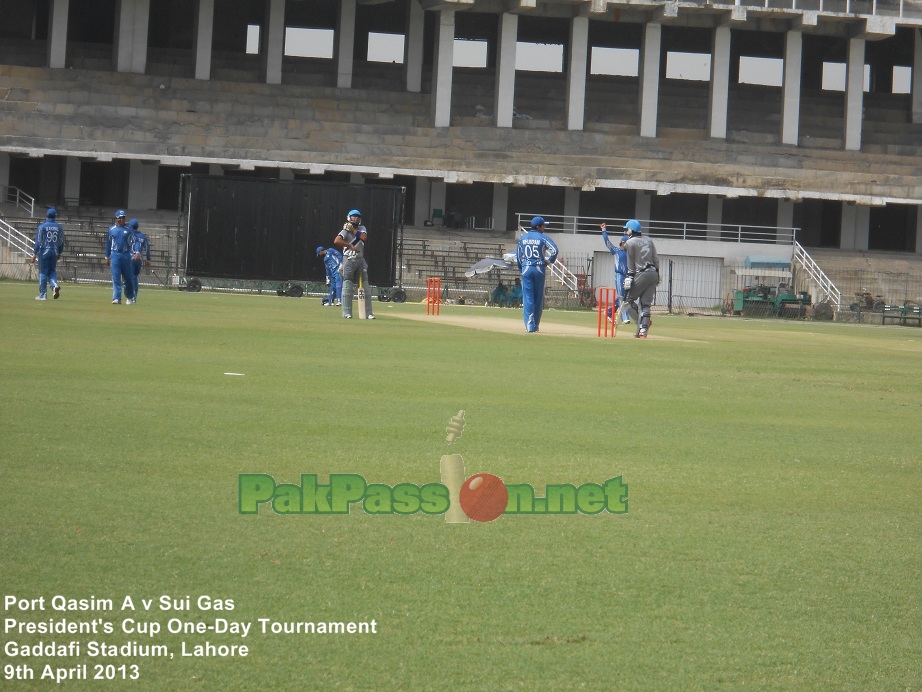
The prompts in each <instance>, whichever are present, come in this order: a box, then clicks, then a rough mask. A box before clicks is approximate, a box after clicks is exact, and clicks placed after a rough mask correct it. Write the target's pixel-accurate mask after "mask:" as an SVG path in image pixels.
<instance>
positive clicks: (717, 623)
mask: <svg viewBox="0 0 922 692" xmlns="http://www.w3.org/2000/svg"><path fill="white" fill-rule="evenodd" d="M35 293H36V291H35V287H34V285H32V284H24V283H16V282H0V356H2V361H0V363H2V365H0V373H2V376H0V450H2V452H0V454H2V466H0V469H2V470H0V482H2V488H3V502H2V504H0V520H2V525H3V531H2V533H0V555H2V570H0V573H2V577H0V584H2V591H3V594H2V595H3V596H4V603H5V604H6V598H5V597H7V596H15V597H17V598H25V599H38V598H40V597H43V598H44V599H45V601H44V604H45V607H46V610H44V611H31V612H20V611H19V610H18V609H17V608H16V607H13V608H6V609H5V610H4V612H3V618H4V623H5V625H4V632H3V634H2V643H3V646H4V647H8V646H10V645H11V642H13V643H15V644H16V645H17V646H21V645H24V644H29V645H34V644H36V643H38V642H40V641H41V642H45V643H46V644H47V643H48V642H51V641H55V642H57V643H67V642H69V641H79V642H81V644H82V646H83V647H84V648H83V652H82V655H81V657H80V658H79V659H76V658H69V657H59V658H56V659H53V658H41V657H37V658H25V657H21V656H19V657H11V656H10V655H9V654H8V651H7V655H5V656H4V657H3V664H4V666H8V665H19V666H25V665H28V666H30V667H31V668H32V669H34V671H35V676H36V679H35V680H34V681H33V682H32V683H31V685H25V686H31V687H34V688H42V687H50V686H51V683H49V682H47V681H46V682H45V683H43V684H42V683H40V681H39V680H38V678H39V676H40V675H41V673H42V671H43V670H44V666H45V665H48V664H50V665H51V666H52V667H53V668H58V667H68V666H71V667H73V666H77V665H79V664H83V663H87V664H89V670H88V672H89V675H90V676H91V677H92V675H93V672H94V669H93V666H94V665H96V664H112V665H114V666H121V665H128V666H130V665H137V666H138V672H139V675H140V678H139V679H138V680H136V681H134V682H131V683H129V682H127V681H126V682H124V683H115V684H114V685H113V683H93V682H92V681H90V682H89V683H80V684H77V685H73V686H74V687H78V688H79V687H82V688H90V689H91V688H94V687H97V686H98V687H106V688H109V689H111V688H112V687H113V686H115V687H121V686H126V687H127V686H129V684H130V686H131V688H132V689H157V690H161V689H215V690H230V689H233V690H237V689H252V690H256V689H329V688H336V689H360V690H364V689H390V688H392V689H405V690H413V689H440V690H441V689H450V690H493V689H615V688H617V689H637V690H650V689H712V688H739V687H747V688H763V689H764V688H771V689H776V688H782V689H822V690H828V689H846V688H851V689H862V690H865V689H880V690H897V689H899V690H902V689H922V663H920V662H922V597H920V594H922V581H920V567H922V546H920V541H922V425H920V421H922V330H920V329H917V328H902V327H895V326H888V327H886V328H881V327H870V326H864V325H841V324H832V323H812V322H795V321H768V320H765V321H759V320H743V319H718V318H697V317H696V318H689V317H670V316H658V317H656V318H655V323H654V326H653V329H652V330H651V338H650V339H648V340H646V341H639V340H635V339H631V338H630V337H629V336H628V335H627V334H624V333H622V334H619V337H618V338H617V339H615V340H611V339H607V340H606V339H597V338H584V337H579V336H555V335H554V334H553V333H551V332H553V329H554V328H555V327H558V328H561V329H564V330H567V329H579V328H582V329H583V330H584V331H587V332H590V331H591V332H594V330H595V320H596V316H595V313H588V312H555V311H550V312H548V313H546V314H545V318H544V320H545V321H544V324H543V325H542V327H546V329H547V332H546V333H545V332H542V333H540V334H537V335H525V334H524V328H522V330H521V331H519V330H513V331H512V332H509V333H506V332H503V331H501V330H499V331H498V330H492V329H480V328H476V329H475V328H468V327H461V326H453V325H451V324H449V323H448V322H449V321H450V320H451V319H452V318H453V317H457V316H464V317H470V318H472V319H477V318H482V317H488V318H496V319H501V318H502V319H508V320H511V321H513V323H515V324H518V325H519V327H521V312H520V311H513V310H505V311H503V310H499V309H487V308H482V307H479V306H477V307H473V306H464V307H460V306H444V307H443V308H442V315H441V316H440V317H433V318H430V319H428V320H420V319H417V320H411V319H401V316H420V315H423V314H424V313H425V308H424V306H422V305H419V304H404V305H392V304H383V303H376V305H375V308H376V312H377V314H378V319H377V320H375V321H374V322H367V321H359V320H351V321H346V320H343V319H342V318H341V316H340V313H339V310H338V309H335V308H334V309H331V308H322V307H321V306H320V304H319V300H317V299H316V298H311V299H307V298H304V299H291V298H278V297H275V296H255V295H232V294H217V293H210V292H203V293H199V294H187V293H181V292H178V291H166V290H159V291H158V290H142V292H141V295H140V301H139V303H138V304H136V305H132V306H126V305H121V306H115V305H111V304H110V302H109V301H110V289H109V288H106V287H103V286H83V285H81V286H75V285H72V284H64V286H63V291H62V297H61V300H58V301H52V300H48V301H47V302H45V303H39V302H36V301H34V300H33V297H34V295H35ZM624 331H626V330H622V332H624ZM228 372H231V373H241V374H242V375H238V376H234V375H227V374H225V373H228ZM460 409H463V410H465V412H466V414H465V417H466V427H465V428H464V432H463V435H462V437H461V438H460V439H459V440H458V441H457V442H456V443H455V444H454V445H452V446H449V445H448V444H446V442H445V428H446V426H447V424H448V421H449V419H450V418H451V417H452V416H453V415H455V414H456V413H457V412H458V410H460ZM449 453H458V454H461V455H463V457H464V460H465V465H466V472H467V474H468V475H471V474H474V473H479V472H489V473H493V474H496V475H498V476H500V477H501V478H502V479H503V480H504V481H505V482H506V483H528V484H531V485H532V486H534V488H535V489H536V493H537V494H539V495H543V491H544V486H545V484H561V483H572V484H574V485H576V486H579V485H581V484H584V483H603V482H604V481H606V480H607V479H609V478H612V477H616V476H622V477H623V480H624V482H625V483H626V484H627V485H628V486H629V511H628V512H627V513H626V514H620V515H619V514H610V513H608V512H602V513H601V514H598V515H583V514H577V515H574V516H548V515H543V516H542V515H535V516H512V515H504V516H501V517H500V518H499V519H498V520H496V521H494V522H491V523H474V522H471V523H469V524H464V525H448V524H446V522H445V520H444V517H442V516H438V515H436V516H430V515H425V514H422V513H417V514H412V515H408V516H401V515H387V516H371V515H368V514H366V513H365V512H364V511H362V509H361V506H360V505H354V506H353V509H352V512H351V514H349V515H348V516H343V515H339V516H314V515H293V516H281V515H277V514H275V513H274V512H273V511H271V509H270V508H269V507H268V506H263V507H262V509H261V510H260V512H259V514H258V515H255V516H254V515H241V514H239V513H238V511H237V509H238V505H237V503H238V474H240V473H251V472H252V473H257V472H261V473H267V474H270V475H271V476H273V477H274V478H275V480H276V481H277V482H279V483H298V482H299V480H300V474H302V473H306V474H310V473H316V474H319V475H320V477H321V482H322V481H323V480H325V478H326V476H327V474H329V473H354V474H359V475H361V476H363V477H364V478H365V479H366V480H367V481H368V482H369V483H384V484H387V485H391V486H393V485H396V484H398V483H414V484H417V485H423V484H426V483H437V482H439V459H440V457H441V456H442V455H443V454H449ZM56 595H57V596H64V597H65V598H67V599H81V598H82V599H89V598H90V597H94V598H96V599H111V600H112V601H113V603H114V605H115V610H112V611H102V612H100V611H96V612H92V611H89V612H87V611H77V612H68V611H65V612H58V611H54V610H52V609H51V607H50V606H51V599H52V597H54V596H56ZM202 595H207V596H209V597H210V598H212V599H222V600H226V599H231V600H233V602H234V610H233V611H230V612H228V611H221V612H215V611H213V610H212V611H201V610H199V609H198V608H197V607H196V601H197V599H198V597H199V596H202ZM125 596H131V597H132V598H133V600H134V604H135V607H136V608H137V610H136V611H130V610H127V611H126V610H120V608H121V606H122V604H123V599H124V598H125ZM161 596H168V597H169V598H175V599H178V600H179V601H180V603H182V602H183V600H184V599H185V598H186V597H187V596H188V597H190V603H191V609H190V610H181V611H162V610H159V608H158V604H159V601H157V602H155V604H154V605H153V606H152V609H151V611H150V612H145V611H144V609H143V607H142V605H141V602H140V601H141V599H159V598H160V597H161ZM216 617H222V618H225V619H228V620H233V621H240V622H247V623H250V624H251V625H252V629H251V630H250V634H249V636H247V637H246V638H241V637H239V636H236V635H232V634H229V633H215V632H214V631H206V632H204V633H201V634H170V633H169V632H167V631H166V628H167V626H168V623H169V621H170V620H171V619H172V618H176V619H177V620H176V621H178V622H182V623H192V622H202V623H205V624H206V625H207V624H211V625H214V623H215V618H216ZM127 618H132V619H134V620H138V621H143V622H145V623H147V622H155V623H158V624H159V625H160V627H161V628H163V630H162V631H161V632H160V633H157V634H156V635H155V636H149V635H147V634H138V633H130V634H126V633H124V632H122V630H121V628H122V626H123V624H124V622H125V620H126V619H127ZM260 618H266V619H270V620H273V621H286V622H289V621H290V622H296V621H315V622H323V621H345V622H349V621H355V622H367V621H371V620H374V621H375V622H376V627H377V634H353V635H348V634H338V635H337V634H331V635H320V634H300V635H299V634H288V635H286V634H276V635H273V634H261V633H259V632H257V631H255V630H257V629H258V627H259V622H258V620H259V619H260ZM8 619H14V620H17V621H23V622H33V623H41V622H47V621H48V620H55V621H61V620H67V621H75V622H88V621H93V620H98V621H99V622H100V623H109V624H111V625H112V626H113V627H114V628H115V632H114V633H112V634H102V633H100V634H96V635H93V634H40V633H34V634H29V633H22V634H19V633H17V632H16V631H15V629H14V631H13V632H10V627H9V625H8ZM98 626H100V627H101V626H103V625H102V624H99V625H98ZM145 627H146V625H145ZM90 641H104V642H107V643H109V644H115V645H123V644H125V643H127V642H132V641H135V642H138V643H139V644H141V645H148V644H157V645H163V646H164V647H166V649H167V650H168V651H169V653H171V654H173V658H172V659H170V658H169V657H138V658H126V657H123V656H115V657H112V658H101V657H98V656H96V657H90V656H87V655H86V647H87V646H88V642H90ZM205 641H209V642H211V643H212V644H224V645H232V644H238V645H239V644H242V645H246V646H248V647H249V655H248V656H247V657H227V658H220V657H208V658H199V657H183V656H181V655H180V651H181V647H182V643H183V642H185V643H186V646H187V647H194V646H195V645H196V644H204V642H205ZM115 674H116V675H119V674H120V673H118V671H116V672H115Z"/></svg>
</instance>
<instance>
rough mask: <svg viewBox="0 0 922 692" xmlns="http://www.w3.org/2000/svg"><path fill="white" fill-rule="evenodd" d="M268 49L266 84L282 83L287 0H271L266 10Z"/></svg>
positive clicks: (265, 60)
mask: <svg viewBox="0 0 922 692" xmlns="http://www.w3.org/2000/svg"><path fill="white" fill-rule="evenodd" d="M264 45H265V47H266V51H265V53H264V56H263V61H264V64H265V68H266V84H281V83H282V56H283V55H284V54H285V0H269V7H268V9H267V10H266V41H265V44H264Z"/></svg>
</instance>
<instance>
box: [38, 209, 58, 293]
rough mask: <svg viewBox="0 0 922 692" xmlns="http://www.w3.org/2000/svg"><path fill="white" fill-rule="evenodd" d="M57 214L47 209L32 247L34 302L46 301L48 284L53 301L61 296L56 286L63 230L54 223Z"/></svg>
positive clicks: (53, 210) (55, 211)
mask: <svg viewBox="0 0 922 692" xmlns="http://www.w3.org/2000/svg"><path fill="white" fill-rule="evenodd" d="M57 216H58V212H57V210H56V209H49V210H48V214H47V219H46V220H45V222H44V223H42V224H39V227H38V230H37V231H36V232H35V243H34V244H33V245H32V261H35V260H38V295H37V296H36V297H35V300H47V299H48V296H47V295H46V293H47V291H48V283H49V282H50V283H51V290H52V291H53V292H54V297H55V300H57V298H58V296H59V295H61V287H60V286H59V285H58V271H57V267H58V255H60V254H61V253H62V252H64V229H63V228H61V227H60V226H59V225H58V222H57V221H56V219H57Z"/></svg>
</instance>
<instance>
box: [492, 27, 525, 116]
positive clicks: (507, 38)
mask: <svg viewBox="0 0 922 692" xmlns="http://www.w3.org/2000/svg"><path fill="white" fill-rule="evenodd" d="M518 36H519V15H517V14H503V15H500V19H499V41H498V45H497V48H496V50H497V56H496V79H495V82H494V83H495V84H496V91H495V93H494V98H493V112H494V113H495V114H496V127H512V106H513V105H514V101H515V98H514V97H515V49H516V40H517V39H518Z"/></svg>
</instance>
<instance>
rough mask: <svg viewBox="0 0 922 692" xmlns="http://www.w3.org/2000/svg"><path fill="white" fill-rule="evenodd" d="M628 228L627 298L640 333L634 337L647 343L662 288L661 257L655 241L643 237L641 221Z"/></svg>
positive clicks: (630, 223)
mask: <svg viewBox="0 0 922 692" xmlns="http://www.w3.org/2000/svg"><path fill="white" fill-rule="evenodd" d="M624 227H625V228H626V229H627V232H628V235H629V236H630V237H629V238H628V240H627V242H626V243H625V244H624V249H625V251H626V252H627V277H626V278H625V279H624V295H625V298H626V300H627V302H628V305H630V308H629V309H630V311H631V314H632V315H633V316H634V317H635V319H637V333H636V334H634V336H635V337H637V338H638V339H646V338H647V330H648V329H649V328H650V324H651V322H652V320H651V319H650V308H651V307H652V306H653V299H654V298H655V297H656V286H657V284H659V257H658V256H657V254H656V246H655V245H654V244H653V241H652V240H650V239H649V238H645V237H644V236H643V233H642V232H641V226H640V221H638V220H637V219H631V220H630V221H628V222H627V223H626V224H624ZM638 302H639V303H640V307H639V308H638V305H637V303H638Z"/></svg>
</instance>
